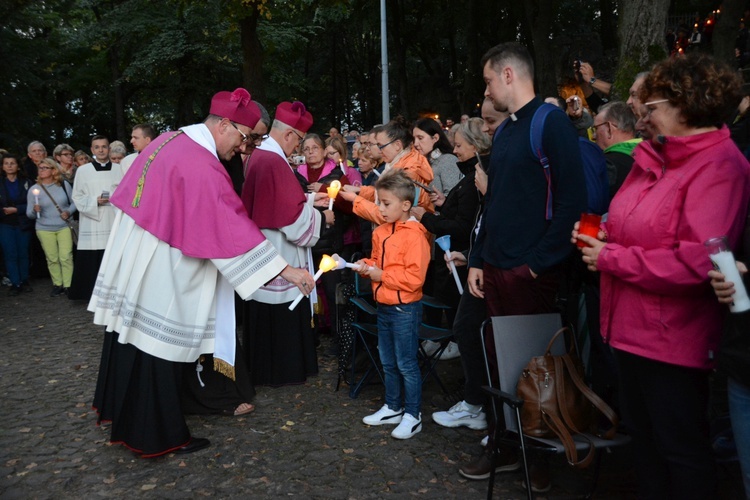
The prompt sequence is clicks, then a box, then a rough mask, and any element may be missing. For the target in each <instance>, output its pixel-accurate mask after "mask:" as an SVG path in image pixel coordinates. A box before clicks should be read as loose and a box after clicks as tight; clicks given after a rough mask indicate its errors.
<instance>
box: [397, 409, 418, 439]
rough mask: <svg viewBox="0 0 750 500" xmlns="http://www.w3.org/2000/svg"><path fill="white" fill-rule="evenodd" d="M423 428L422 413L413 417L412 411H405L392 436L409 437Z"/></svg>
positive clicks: (398, 437)
mask: <svg viewBox="0 0 750 500" xmlns="http://www.w3.org/2000/svg"><path fill="white" fill-rule="evenodd" d="M421 430H422V414H421V413H420V414H419V417H416V418H415V417H413V416H412V415H411V413H404V416H403V417H402V418H401V423H400V424H398V427H396V428H395V429H393V432H391V437H394V438H396V439H409V438H410V437H412V436H413V435H414V434H416V433H417V432H419V431H421Z"/></svg>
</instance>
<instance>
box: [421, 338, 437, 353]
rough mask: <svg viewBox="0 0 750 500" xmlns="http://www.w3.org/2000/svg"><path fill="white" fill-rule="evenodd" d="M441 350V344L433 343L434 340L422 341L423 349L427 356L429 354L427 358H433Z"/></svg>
mask: <svg viewBox="0 0 750 500" xmlns="http://www.w3.org/2000/svg"><path fill="white" fill-rule="evenodd" d="M439 348H440V342H433V341H432V340H424V341H422V349H424V352H425V354H427V356H432V355H433V354H434V353H435V351H437V350H438V349H439Z"/></svg>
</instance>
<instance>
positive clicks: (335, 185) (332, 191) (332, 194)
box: [326, 181, 341, 210]
mask: <svg viewBox="0 0 750 500" xmlns="http://www.w3.org/2000/svg"><path fill="white" fill-rule="evenodd" d="M340 189H341V183H340V182H339V181H333V182H332V183H331V185H330V186H328V187H327V188H326V190H327V191H328V198H330V200H328V210H333V200H335V199H336V196H337V195H338V194H339V190H340Z"/></svg>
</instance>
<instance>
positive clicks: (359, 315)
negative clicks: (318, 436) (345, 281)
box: [349, 273, 385, 399]
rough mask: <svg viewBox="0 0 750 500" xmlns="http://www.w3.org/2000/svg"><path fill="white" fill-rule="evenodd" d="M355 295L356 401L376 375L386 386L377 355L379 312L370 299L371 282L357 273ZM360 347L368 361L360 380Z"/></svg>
mask: <svg viewBox="0 0 750 500" xmlns="http://www.w3.org/2000/svg"><path fill="white" fill-rule="evenodd" d="M354 293H355V295H354V296H353V297H350V298H349V301H350V302H351V303H352V304H354V306H355V307H356V309H355V311H356V313H355V319H354V322H352V327H353V328H354V329H355V330H356V332H357V334H356V337H355V339H354V342H353V343H352V354H351V375H350V381H349V382H350V388H349V397H350V398H352V399H356V398H357V397H358V396H359V393H360V392H361V391H362V388H363V386H364V385H365V384H367V383H368V382H369V380H370V378H371V377H372V376H373V375H375V374H377V375H378V378H379V379H380V383H382V384H385V379H384V376H383V371H382V369H381V367H380V358H379V356H378V354H377V348H376V346H377V339H378V325H377V313H378V312H377V309H376V307H375V305H374V304H372V302H371V301H370V298H371V297H372V288H371V287H370V280H368V279H366V278H362V277H361V276H359V274H356V273H355V275H354ZM358 345H359V346H361V347H362V349H363V350H364V352H365V354H366V355H367V360H368V366H367V369H366V370H365V372H364V373H363V374H362V376H361V377H360V378H359V380H357V378H356V361H357V346H358Z"/></svg>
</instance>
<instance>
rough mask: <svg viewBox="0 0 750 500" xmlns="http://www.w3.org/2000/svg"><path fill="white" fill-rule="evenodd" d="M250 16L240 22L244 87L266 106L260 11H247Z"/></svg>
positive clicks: (253, 9) (252, 9)
mask: <svg viewBox="0 0 750 500" xmlns="http://www.w3.org/2000/svg"><path fill="white" fill-rule="evenodd" d="M247 10H248V13H249V15H248V16H247V17H243V18H242V19H240V20H239V24H240V43H241V44H242V85H244V87H245V88H246V89H247V90H248V91H249V92H250V95H251V96H252V97H253V99H255V100H256V101H259V102H260V103H261V104H265V100H266V88H265V84H264V78H263V45H261V43H260V38H258V19H259V17H260V13H259V12H258V9H256V8H251V9H247Z"/></svg>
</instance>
